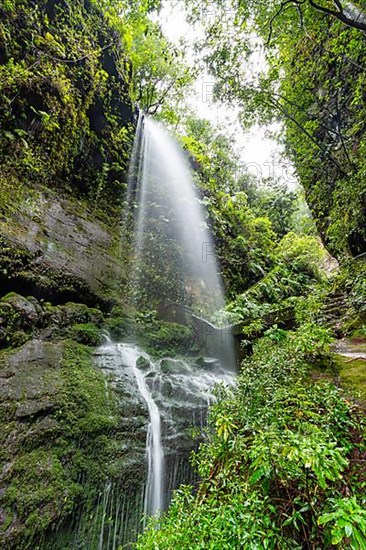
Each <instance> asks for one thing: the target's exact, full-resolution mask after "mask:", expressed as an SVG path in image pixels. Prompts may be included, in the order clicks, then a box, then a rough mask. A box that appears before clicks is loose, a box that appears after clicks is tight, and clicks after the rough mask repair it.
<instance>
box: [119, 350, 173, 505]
mask: <svg viewBox="0 0 366 550" xmlns="http://www.w3.org/2000/svg"><path fill="white" fill-rule="evenodd" d="M118 349H119V351H120V353H121V359H122V363H123V364H124V365H127V366H130V367H131V368H132V369H133V372H134V375H135V378H136V382H137V386H138V389H139V392H140V394H141V396H142V398H143V399H144V401H145V402H146V405H147V408H148V410H149V418H150V423H149V426H148V432H147V438H146V457H147V464H148V475H147V482H146V490H145V501H144V513H145V516H154V515H156V514H159V512H160V511H161V510H162V509H163V467H164V453H163V448H162V441H161V422H160V412H159V409H158V407H157V405H156V403H155V401H154V399H153V398H152V395H151V391H150V389H149V387H148V385H147V383H146V380H145V377H144V375H143V373H142V372H141V371H140V369H139V367H138V358H139V357H142V358H143V359H145V360H146V361H149V359H148V356H147V355H146V354H144V353H142V352H141V351H139V350H138V348H134V347H131V346H128V345H125V344H120V345H118Z"/></svg>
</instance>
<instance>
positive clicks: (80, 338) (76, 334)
mask: <svg viewBox="0 0 366 550" xmlns="http://www.w3.org/2000/svg"><path fill="white" fill-rule="evenodd" d="M69 334H70V338H72V339H73V340H76V341H77V342H79V343H80V344H85V345H87V346H94V347H97V346H100V345H101V344H102V342H103V333H102V331H101V330H100V329H98V327H96V326H95V325H92V324H91V323H84V324H80V325H74V326H72V327H71V328H70V330H69Z"/></svg>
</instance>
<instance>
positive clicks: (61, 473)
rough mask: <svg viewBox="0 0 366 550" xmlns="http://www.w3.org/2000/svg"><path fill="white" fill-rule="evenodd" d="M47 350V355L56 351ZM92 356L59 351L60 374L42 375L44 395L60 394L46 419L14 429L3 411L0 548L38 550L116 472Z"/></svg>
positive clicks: (104, 398)
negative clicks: (46, 536) (50, 532)
mask: <svg viewBox="0 0 366 550" xmlns="http://www.w3.org/2000/svg"><path fill="white" fill-rule="evenodd" d="M50 346H51V348H50V350H51V353H52V349H54V348H53V347H52V346H55V345H51V344H50ZM91 351H92V350H91V348H88V347H86V346H82V345H80V344H77V343H75V342H72V341H67V342H65V343H64V344H63V345H62V358H61V364H60V369H59V370H56V371H55V369H54V368H51V369H46V370H45V371H44V374H43V376H42V384H44V385H45V388H49V389H48V390H47V389H46V390H45V391H46V392H47V393H48V392H50V394H51V395H52V394H54V389H55V388H56V387H58V388H59V390H58V391H57V393H56V394H54V395H53V397H51V398H50V399H52V400H53V404H52V407H50V409H49V411H48V413H47V415H46V416H42V417H40V418H39V417H34V418H33V417H31V416H30V417H29V418H28V419H27V418H25V419H24V420H23V421H22V423H19V422H18V421H17V420H16V417H15V416H14V408H12V407H10V406H9V405H7V406H6V409H5V412H4V409H3V414H2V419H1V434H2V437H1V439H2V451H1V459H2V462H3V464H5V465H8V467H7V466H6V467H5V470H6V472H5V476H4V478H3V487H4V491H3V494H2V497H1V501H2V502H1V507H2V509H3V510H5V511H6V512H5V518H3V519H4V521H3V522H2V526H1V530H0V540H3V544H4V545H5V546H4V547H7V546H6V545H9V548H24V549H26V548H32V550H34V549H35V548H40V547H39V546H38V543H37V541H38V540H40V538H42V536H43V534H44V533H46V531H48V530H49V529H50V527H51V526H55V525H58V524H59V523H60V522H62V521H64V520H65V519H66V518H67V517H68V516H69V514H71V513H72V512H73V510H74V508H75V506H77V505H78V506H79V505H80V504H81V503H82V502H84V503H85V502H87V501H92V500H94V499H96V498H97V496H98V494H99V490H100V487H101V486H102V485H103V483H104V482H105V479H106V478H107V477H108V476H109V475H112V474H113V471H114V470H115V465H114V464H113V462H114V460H115V454H114V450H115V440H114V438H115V432H116V430H117V427H118V424H119V420H118V409H117V404H116V402H115V400H114V398H113V397H112V396H111V394H110V393H109V392H108V391H106V386H105V379H104V376H103V374H102V373H101V371H99V370H98V369H97V368H96V367H94V366H93V363H92V357H91ZM21 368H22V367H21V365H20V364H19V369H21ZM25 368H26V367H25ZM19 375H20V374H19V372H18V376H19ZM27 375H28V374H27V372H25V373H24V375H23V376H24V377H25V378H26V377H27ZM31 376H32V374H31ZM24 383H25V385H26V386H27V383H26V381H25V382H24ZM25 397H26V396H25ZM14 405H16V404H15V403H14ZM15 409H16V410H17V407H15ZM47 426H48V427H47ZM10 434H11V437H10ZM9 437H10V439H9ZM15 442H17V443H16V445H15ZM81 480H83V482H82V483H81Z"/></svg>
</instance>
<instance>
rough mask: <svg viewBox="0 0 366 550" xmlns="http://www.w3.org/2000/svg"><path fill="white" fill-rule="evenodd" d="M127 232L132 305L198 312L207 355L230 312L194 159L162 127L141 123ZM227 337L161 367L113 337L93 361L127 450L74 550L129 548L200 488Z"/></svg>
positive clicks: (224, 377) (230, 371) (228, 350)
mask: <svg viewBox="0 0 366 550" xmlns="http://www.w3.org/2000/svg"><path fill="white" fill-rule="evenodd" d="M124 231H125V234H124V239H125V240H124V241H123V242H127V241H126V239H128V237H131V239H130V242H131V248H132V250H131V258H132V259H131V265H130V281H129V285H128V289H127V292H126V294H127V296H126V297H125V299H129V301H130V303H131V305H132V306H134V307H135V308H136V310H137V311H139V310H140V311H141V310H142V309H143V308H147V309H152V308H154V307H157V305H158V303H160V302H162V301H163V302H164V300H170V301H174V302H176V303H179V304H181V305H183V306H185V307H186V306H189V308H190V310H192V311H193V312H194V313H196V317H195V322H196V325H195V326H196V328H195V330H196V331H197V330H198V329H197V327H198V326H199V327H201V329H200V330H201V331H202V333H201V334H199V335H198V334H196V339H197V342H198V343H199V345H200V346H202V349H205V343H207V342H208V341H209V340H210V339H211V340H213V339H216V340H217V338H216V332H217V330H216V327H213V325H211V324H210V323H208V322H206V321H205V320H204V319H200V318H201V317H206V318H209V317H210V316H211V315H213V314H214V313H215V312H217V311H218V310H219V309H221V308H223V306H224V304H225V300H224V292H223V285H222V281H221V276H220V271H219V265H218V262H217V259H216V256H215V252H214V243H213V239H212V235H211V231H210V226H209V221H208V214H207V212H206V210H205V208H204V205H203V201H202V200H201V198H200V193H199V191H198V188H197V187H196V185H195V183H194V177H193V174H192V171H191V169H190V166H189V162H188V159H187V156H186V154H185V153H184V151H183V150H182V149H181V148H180V146H179V145H178V144H177V143H176V141H175V140H174V139H173V138H172V137H171V136H170V135H169V134H168V132H167V131H166V130H165V129H164V127H163V126H162V125H161V124H159V123H157V122H155V121H153V120H151V119H150V118H148V117H145V116H143V115H141V116H140V119H139V122H138V127H137V132H136V139H135V143H134V148H133V153H132V160H131V169H130V174H129V185H128V192H127V200H126V208H125V212H124ZM197 316H198V317H197ZM193 317H194V316H193ZM193 317H192V318H191V321H192V323H193V325H194V319H193ZM198 321H200V322H198ZM203 321H204V322H203ZM223 335H224V336H225V338H220V341H219V342H217V341H216V342H215V346H212V349H213V350H215V355H216V357H205V358H203V357H202V356H201V357H199V358H197V357H196V358H194V357H178V358H174V359H172V358H169V357H166V358H164V359H160V360H155V359H152V358H151V357H150V356H149V355H148V354H147V353H145V352H144V351H143V350H141V349H140V348H139V347H138V346H136V345H134V344H131V343H121V342H117V343H113V342H112V341H111V340H110V339H109V338H108V336H107V337H106V345H105V346H103V347H101V348H100V349H99V350H98V351H97V352H96V354H95V360H96V363H97V366H98V367H99V368H100V369H101V370H102V371H103V372H104V374H105V376H106V379H107V380H108V381H109V384H108V388H109V387H112V389H113V391H114V394H115V395H116V396H117V398H118V400H119V403H120V407H121V413H122V414H121V426H120V437H122V441H123V442H122V443H121V442H120V440H118V447H116V449H115V453H116V468H117V472H118V475H117V476H116V478H115V479H117V480H120V481H118V482H117V481H115V482H113V481H109V480H108V481H107V482H106V484H105V488H104V491H103V492H102V494H101V495H100V499H99V502H98V503H97V506H96V509H95V511H94V512H93V514H92V515H91V516H90V519H89V520H88V523H87V526H86V525H84V524H83V523H82V519H81V520H80V521H79V524H78V525H77V526H76V528H75V529H74V533H75V535H73V536H75V538H74V546H75V548H80V549H85V550H116V549H117V548H121V547H123V548H130V547H131V544H132V543H133V541H134V540H136V537H137V535H138V533H139V532H140V531H141V529H143V527H144V524H145V520H144V517H146V516H151V515H156V516H159V514H160V513H161V512H162V511H163V510H164V509H165V508H166V507H167V506H168V504H169V501H170V498H171V494H172V491H173V490H174V489H176V488H178V487H179V485H181V484H188V483H189V484H192V483H194V482H195V481H196V475H195V473H194V472H193V470H192V468H191V466H190V462H189V456H190V453H191V451H192V450H193V449H194V448H196V447H197V445H198V443H199V442H200V441H201V440H202V437H203V429H204V426H205V422H206V416H207V412H208V406H209V404H210V402H211V401H212V400H213V399H214V397H213V388H214V387H215V385H216V384H217V383H225V384H232V383H233V376H234V368H233V366H234V361H233V346H232V339H231V336H230V334H229V333H225V331H222V332H221V333H220V336H221V337H222V336H223ZM217 344H218V345H217ZM207 347H208V346H206V349H207ZM162 351H163V350H162ZM201 353H202V352H201ZM217 357H220V358H221V360H220V361H219V360H218V359H217ZM107 391H108V389H107ZM194 435H195V437H194ZM117 457H118V458H117Z"/></svg>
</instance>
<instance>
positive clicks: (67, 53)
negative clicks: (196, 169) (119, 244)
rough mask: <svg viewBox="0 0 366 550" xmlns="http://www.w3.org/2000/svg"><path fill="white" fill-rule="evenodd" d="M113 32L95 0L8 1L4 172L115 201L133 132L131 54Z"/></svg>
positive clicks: (0, 16) (3, 20)
mask: <svg viewBox="0 0 366 550" xmlns="http://www.w3.org/2000/svg"><path fill="white" fill-rule="evenodd" d="M25 22H26V24H25ZM112 33H113V31H112V30H111V29H110V28H109V27H108V24H107V21H106V20H105V19H104V18H103V16H102V14H101V13H100V12H98V10H97V9H96V7H95V3H90V2H85V3H84V2H82V3H78V2H77V3H73V4H71V5H67V6H66V4H65V3H64V2H62V1H59V0H56V1H54V2H48V1H47V0H42V1H40V2H37V6H36V9H35V8H34V6H33V5H32V4H29V3H27V2H23V1H19V2H17V3H16V4H14V5H12V4H11V3H7V4H6V5H5V7H4V9H2V10H1V12H0V47H1V48H0V49H1V57H0V63H1V64H0V82H1V92H0V115H1V119H2V126H3V132H2V134H1V139H0V153H1V157H2V159H3V163H2V175H3V177H4V178H13V177H19V178H20V179H21V180H27V181H28V182H30V183H31V185H33V183H34V182H35V181H38V182H45V183H47V184H49V185H50V186H53V185H55V184H56V185H57V186H58V187H59V186H60V184H61V185H62V187H63V188H64V189H65V188H69V189H71V190H72V191H76V192H78V193H81V194H84V195H85V194H86V195H88V196H89V197H90V198H91V199H94V200H95V199H98V202H99V203H101V202H104V205H105V206H107V207H108V210H109V211H110V210H111V207H110V203H109V204H108V202H107V200H108V199H107V197H109V198H110V197H111V194H113V193H115V197H116V196H118V194H120V195H121V191H123V182H124V180H125V171H126V162H127V158H128V152H129V145H130V141H131V135H132V134H133V132H131V128H130V124H131V121H132V105H131V100H130V97H129V91H130V89H129V79H128V71H127V70H126V68H127V67H126V61H125V58H124V52H123V50H122V47H121V44H120V43H119V41H118V40H117V39H116V37H115V36H114V35H113V34H112ZM65 60H67V62H65ZM115 202H116V201H114V202H113V204H115Z"/></svg>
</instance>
